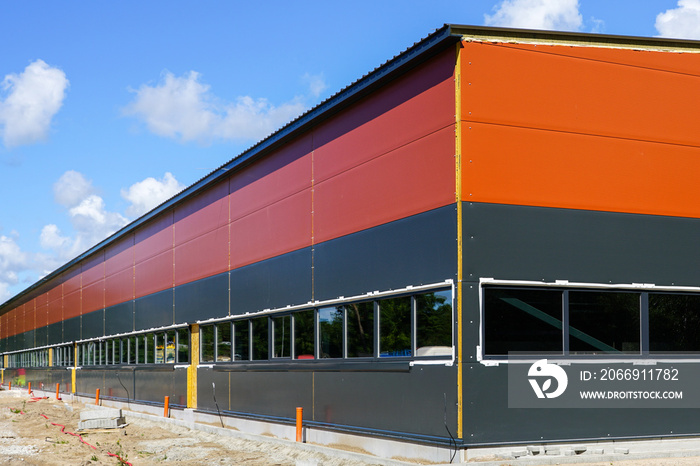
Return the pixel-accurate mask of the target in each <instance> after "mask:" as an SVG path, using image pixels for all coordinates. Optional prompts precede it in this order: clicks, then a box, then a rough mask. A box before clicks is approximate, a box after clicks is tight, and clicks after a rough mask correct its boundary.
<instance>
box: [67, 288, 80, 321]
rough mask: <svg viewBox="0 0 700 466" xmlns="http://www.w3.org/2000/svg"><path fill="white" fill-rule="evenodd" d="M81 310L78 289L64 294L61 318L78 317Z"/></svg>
mask: <svg viewBox="0 0 700 466" xmlns="http://www.w3.org/2000/svg"><path fill="white" fill-rule="evenodd" d="M81 311H82V303H81V300H80V291H76V292H74V293H69V294H66V295H65V296H64V297H63V318H64V319H70V318H71V317H78V316H79V315H80V314H81Z"/></svg>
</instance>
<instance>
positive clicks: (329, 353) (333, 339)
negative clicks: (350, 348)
mask: <svg viewBox="0 0 700 466" xmlns="http://www.w3.org/2000/svg"><path fill="white" fill-rule="evenodd" d="M318 331H319V344H320V345H321V347H320V348H319V354H318V357H320V358H342V357H343V307H342V306H337V307H323V308H321V309H319V310H318Z"/></svg>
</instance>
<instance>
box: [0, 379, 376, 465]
mask: <svg viewBox="0 0 700 466" xmlns="http://www.w3.org/2000/svg"><path fill="white" fill-rule="evenodd" d="M90 408H91V407H90V406H84V405H82V404H80V403H77V402H74V403H65V402H63V401H56V400H54V399H52V398H44V399H37V400H35V401H31V398H30V397H28V396H27V394H26V392H20V391H16V390H13V391H12V392H9V391H7V390H3V391H0V465H20V464H21V465H36V466H67V465H71V466H74V465H80V466H86V465H93V464H111V465H115V464H123V463H122V462H121V461H120V460H119V459H118V458H117V456H118V457H119V458H122V459H123V460H124V461H127V462H129V463H131V464H133V465H151V464H169V463H177V464H178V465H183V466H189V465H191V466H194V465H197V466H199V465H202V464H208V465H240V464H245V465H252V466H256V465H260V466H262V465H285V466H286V465H297V464H299V465H301V464H304V465H307V464H308V465H321V464H322V465H324V466H334V465H337V466H340V465H351V466H365V465H369V464H376V463H372V462H371V461H369V462H362V461H353V460H348V459H347V458H335V457H331V456H328V455H325V454H323V453H319V452H310V451H305V450H302V449H299V448H294V447H293V446H288V445H284V444H280V443H276V442H265V441H264V440H263V439H261V440H260V441H254V440H242V439H237V438H232V437H224V436H220V435H216V434H209V433H206V432H201V431H198V430H190V429H187V428H185V427H180V426H175V425H169V424H168V425H163V424H160V423H157V422H153V421H149V420H145V419H140V418H134V417H129V415H128V413H125V415H126V419H127V422H128V423H129V424H128V425H127V426H126V427H125V428H121V429H101V430H99V431H85V432H80V433H78V432H77V429H78V422H79V421H80V411H81V410H82V409H90ZM42 415H43V416H42ZM54 424H60V425H63V426H65V429H64V430H65V431H66V432H71V433H74V434H76V436H74V435H70V434H66V433H62V432H61V427H60V426H59V425H54ZM77 435H79V436H77ZM81 439H82V441H81ZM83 442H85V443H83ZM88 444H89V445H88ZM111 455H116V456H111Z"/></svg>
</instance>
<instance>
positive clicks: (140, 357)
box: [136, 335, 146, 364]
mask: <svg viewBox="0 0 700 466" xmlns="http://www.w3.org/2000/svg"><path fill="white" fill-rule="evenodd" d="M136 351H137V353H136V362H137V364H145V363H146V335H139V336H138V337H136Z"/></svg>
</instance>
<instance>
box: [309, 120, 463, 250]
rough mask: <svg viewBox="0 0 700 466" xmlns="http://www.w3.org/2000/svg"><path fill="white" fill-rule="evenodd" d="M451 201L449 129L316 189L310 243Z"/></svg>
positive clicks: (452, 175) (452, 166)
mask: <svg viewBox="0 0 700 466" xmlns="http://www.w3.org/2000/svg"><path fill="white" fill-rule="evenodd" d="M453 202H455V160H454V128H453V127H450V128H448V129H444V130H442V131H439V132H437V133H434V134H432V135H430V136H428V137H425V138H423V139H420V140H418V141H416V142H414V143H412V144H409V145H407V146H404V147H401V148H400V149H397V150H395V151H393V152H390V153H389V154H386V155H384V156H382V157H379V158H376V159H374V160H372V161H371V162H368V163H365V164H363V165H360V166H359V167H356V168H354V169H352V170H348V171H346V172H344V173H342V174H341V175H339V176H335V177H333V178H331V179H330V180H328V181H325V182H323V183H319V184H318V185H316V187H315V190H314V242H315V243H320V242H322V241H327V240H329V239H333V238H337V237H339V236H343V235H347V234H349V233H353V232H356V231H360V230H364V229H366V228H371V227H373V226H376V225H380V224H384V223H387V222H391V221H393V220H397V219H400V218H403V217H407V216H409V215H414V214H418V213H420V212H424V211H426V210H430V209H434V208H437V207H441V206H444V205H448V204H450V203H453Z"/></svg>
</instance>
